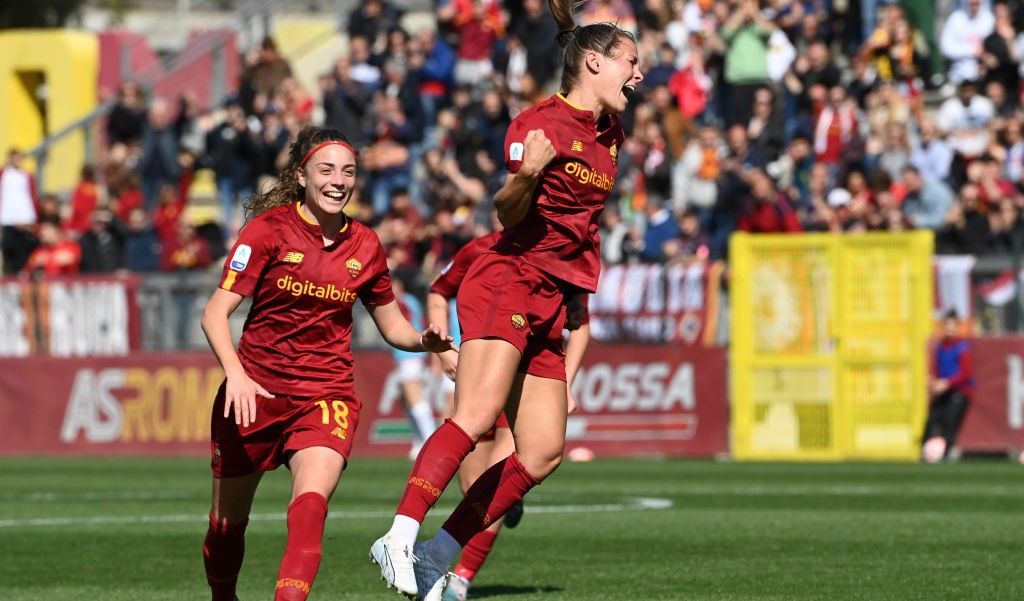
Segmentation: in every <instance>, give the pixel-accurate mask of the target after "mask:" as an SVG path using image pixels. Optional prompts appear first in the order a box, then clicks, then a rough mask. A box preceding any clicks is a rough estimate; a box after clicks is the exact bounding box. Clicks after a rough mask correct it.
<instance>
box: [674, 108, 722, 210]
mask: <svg viewBox="0 0 1024 601" xmlns="http://www.w3.org/2000/svg"><path fill="white" fill-rule="evenodd" d="M725 154H726V148H725V144H724V143H723V142H722V141H721V138H720V136H719V135H718V129H717V128H715V127H712V126H710V125H705V126H704V127H701V129H700V134H699V135H698V137H696V138H695V139H693V140H691V141H690V143H689V144H688V145H687V146H686V151H685V152H684V153H683V157H682V160H681V161H680V162H679V164H678V165H677V167H676V178H677V180H676V182H675V193H674V194H673V198H674V199H675V208H676V210H682V209H690V208H692V209H693V210H695V211H697V212H698V213H699V214H700V215H702V218H701V219H702V221H703V222H705V223H706V222H707V221H708V219H709V218H710V212H711V209H712V208H713V207H714V206H715V203H716V202H717V200H718V179H719V178H720V177H721V175H722V173H721V171H722V159H723V158H724V157H725Z"/></svg>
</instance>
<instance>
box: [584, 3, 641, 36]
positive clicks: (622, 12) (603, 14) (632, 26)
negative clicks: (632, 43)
mask: <svg viewBox="0 0 1024 601" xmlns="http://www.w3.org/2000/svg"><path fill="white" fill-rule="evenodd" d="M579 21H580V26H586V25H590V24H591V23H615V24H616V25H617V26H619V28H621V29H625V30H626V31H629V32H632V33H636V14H635V13H634V12H633V5H632V4H631V3H630V2H629V0H591V1H590V2H587V3H586V4H584V5H583V10H582V12H581V13H580V17H579Z"/></svg>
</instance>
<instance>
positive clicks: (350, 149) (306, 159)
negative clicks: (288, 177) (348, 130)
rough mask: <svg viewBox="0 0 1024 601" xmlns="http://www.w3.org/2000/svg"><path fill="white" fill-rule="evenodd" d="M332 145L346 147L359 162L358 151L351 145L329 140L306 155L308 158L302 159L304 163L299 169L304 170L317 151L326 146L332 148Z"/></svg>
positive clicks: (300, 164)
mask: <svg viewBox="0 0 1024 601" xmlns="http://www.w3.org/2000/svg"><path fill="white" fill-rule="evenodd" d="M331 144H337V145H338V146H344V147H345V148H348V149H349V151H350V152H351V153H352V156H354V157H356V159H357V160H358V159H359V153H358V152H356V149H355V148H352V146H351V145H349V144H348V142H342V141H341V140H327V141H326V142H320V143H319V144H317V145H316V146H314V147H313V148H312V150H310V151H309V152H307V153H306V156H304V157H302V162H301V163H299V169H302V168H303V167H305V166H306V161H308V160H309V157H311V156H313V155H314V154H316V151H318V150H320V149H321V148H323V147H324V146H330V145H331Z"/></svg>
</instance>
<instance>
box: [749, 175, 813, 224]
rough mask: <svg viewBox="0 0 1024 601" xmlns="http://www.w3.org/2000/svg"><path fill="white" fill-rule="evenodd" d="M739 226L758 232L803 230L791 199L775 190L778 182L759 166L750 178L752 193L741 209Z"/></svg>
mask: <svg viewBox="0 0 1024 601" xmlns="http://www.w3.org/2000/svg"><path fill="white" fill-rule="evenodd" d="M739 229H740V231H743V232H750V233H758V234H781V233H786V232H801V231H803V227H801V225H800V222H799V221H798V220H797V218H796V213H794V212H793V209H792V208H791V207H790V205H789V201H787V200H786V197H785V196H784V195H783V194H781V193H779V191H778V190H776V189H775V182H773V181H772V179H771V178H770V177H768V174H767V173H765V172H764V171H763V170H760V169H758V170H756V171H754V172H753V173H752V175H751V177H750V194H749V195H748V196H747V198H746V199H745V201H744V203H743V205H742V207H741V208H740V215H739Z"/></svg>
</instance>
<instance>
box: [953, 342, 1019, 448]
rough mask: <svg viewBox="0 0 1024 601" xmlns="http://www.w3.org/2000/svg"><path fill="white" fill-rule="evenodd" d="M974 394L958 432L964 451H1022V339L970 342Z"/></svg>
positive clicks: (960, 444)
mask: <svg viewBox="0 0 1024 601" xmlns="http://www.w3.org/2000/svg"><path fill="white" fill-rule="evenodd" d="M971 362H972V367H973V369H974V394H973V395H971V403H970V405H969V406H968V408H967V415H966V416H965V417H964V423H963V426H962V427H961V429H960V435H959V442H958V445H959V446H960V447H961V448H962V449H963V450H965V451H995V452H1003V451H1010V450H1024V337H1005V338H975V339H974V340H973V341H972V342H971Z"/></svg>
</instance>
